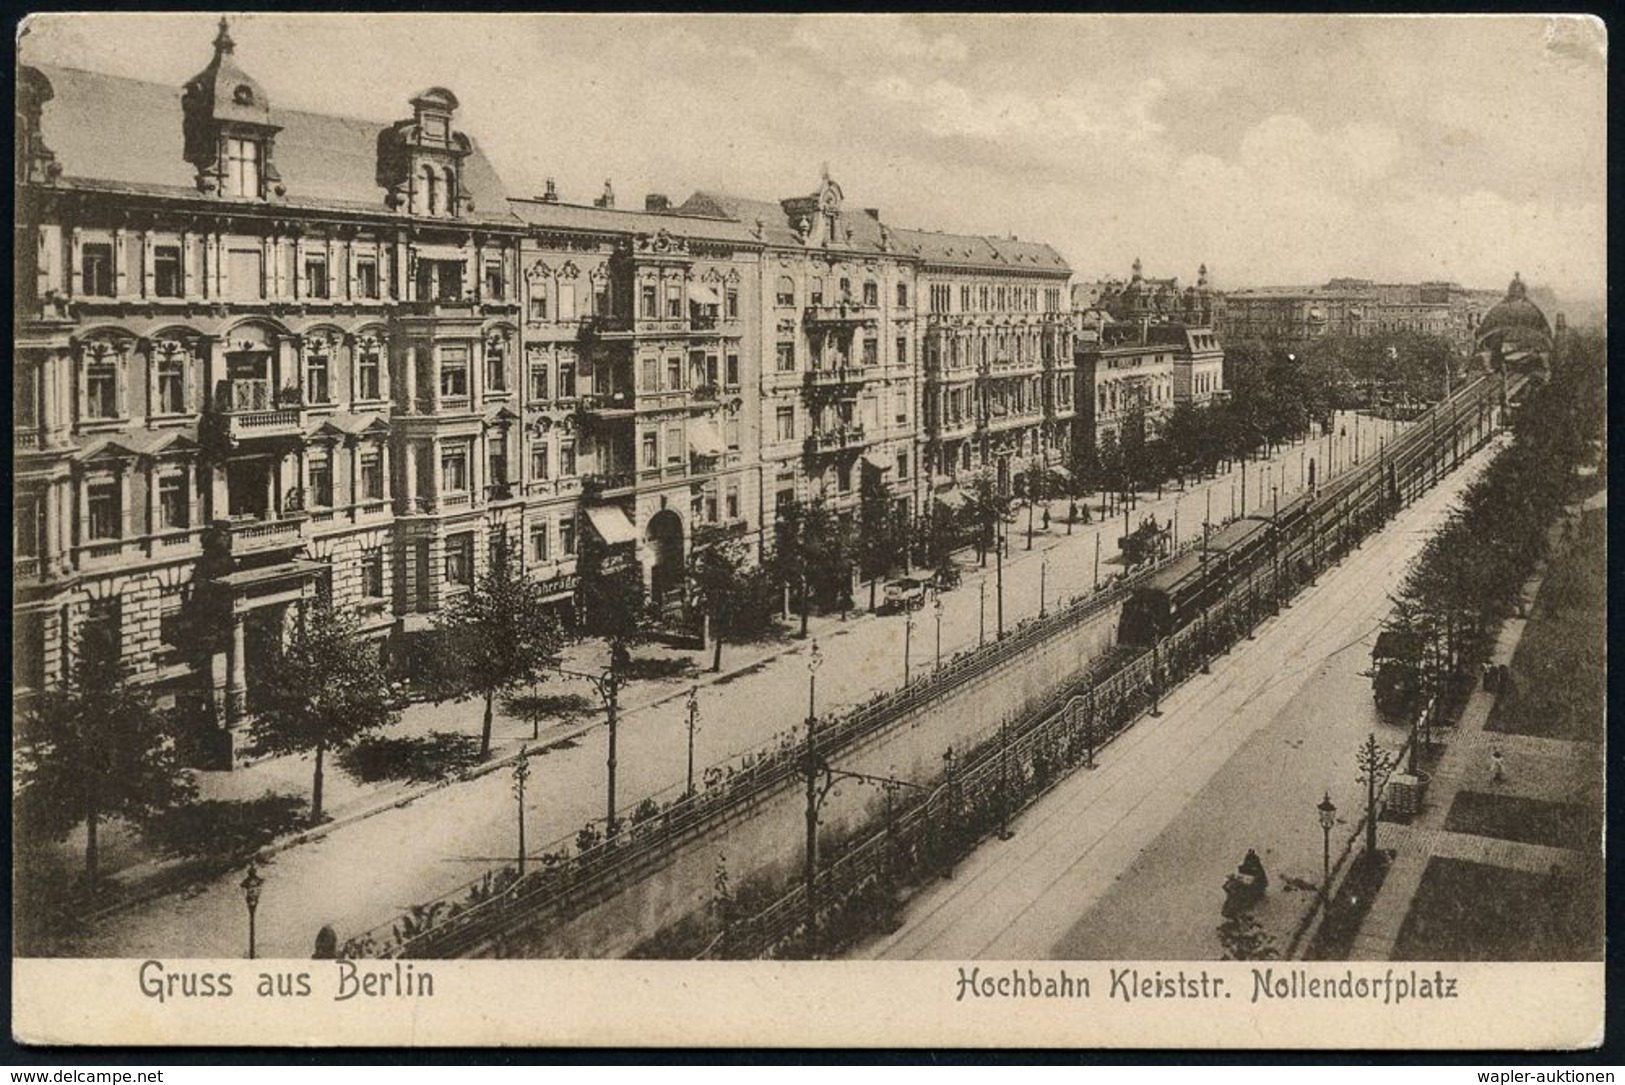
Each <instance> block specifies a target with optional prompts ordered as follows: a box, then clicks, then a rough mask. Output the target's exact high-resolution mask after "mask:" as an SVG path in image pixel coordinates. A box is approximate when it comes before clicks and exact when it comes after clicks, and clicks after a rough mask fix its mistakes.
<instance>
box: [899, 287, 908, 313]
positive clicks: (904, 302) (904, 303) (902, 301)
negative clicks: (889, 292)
mask: <svg viewBox="0 0 1625 1085" xmlns="http://www.w3.org/2000/svg"><path fill="white" fill-rule="evenodd" d="M897 307H898V308H899V309H906V308H908V284H907V283H898V284H897Z"/></svg>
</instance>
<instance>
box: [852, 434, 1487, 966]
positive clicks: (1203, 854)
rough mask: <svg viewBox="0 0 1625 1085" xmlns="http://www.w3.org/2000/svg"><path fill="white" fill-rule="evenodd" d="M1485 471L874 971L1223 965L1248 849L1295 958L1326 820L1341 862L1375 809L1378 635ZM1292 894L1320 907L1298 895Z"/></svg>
mask: <svg viewBox="0 0 1625 1085" xmlns="http://www.w3.org/2000/svg"><path fill="white" fill-rule="evenodd" d="M1487 458H1488V457H1487V454H1486V453H1480V454H1479V455H1478V456H1477V457H1475V458H1474V459H1473V460H1471V461H1469V462H1468V464H1466V465H1464V468H1463V469H1462V470H1461V471H1458V472H1456V473H1455V474H1454V475H1452V476H1451V477H1450V478H1448V479H1447V480H1445V482H1444V483H1443V484H1442V485H1441V486H1440V487H1439V488H1438V489H1436V490H1434V491H1432V492H1430V493H1428V494H1427V495H1425V496H1424V497H1423V498H1422V500H1421V501H1420V502H1418V503H1417V504H1415V505H1413V506H1411V507H1410V508H1408V509H1406V510H1404V511H1403V512H1402V513H1401V514H1400V515H1399V516H1398V517H1397V518H1396V519H1395V521H1394V522H1393V523H1391V524H1390V525H1389V526H1388V528H1387V530H1386V531H1385V532H1384V533H1383V534H1382V535H1381V536H1380V537H1378V538H1375V539H1373V540H1370V541H1368V542H1367V543H1366V544H1365V546H1364V547H1363V548H1362V549H1360V550H1357V551H1355V552H1354V553H1353V554H1352V555H1351V556H1350V557H1348V558H1347V559H1345V561H1344V562H1343V564H1342V565H1341V566H1339V567H1337V568H1335V569H1332V570H1329V571H1327V572H1326V573H1324V574H1322V576H1321V578H1320V583H1319V586H1318V587H1317V588H1314V589H1311V590H1310V591H1309V592H1308V593H1306V594H1305V595H1303V596H1300V597H1299V599H1298V601H1297V602H1296V603H1294V604H1293V605H1292V606H1291V607H1289V608H1286V609H1284V610H1283V611H1282V613H1281V615H1280V616H1279V617H1278V618H1275V619H1272V620H1269V621H1267V622H1266V623H1264V624H1263V625H1262V626H1261V627H1260V628H1259V630H1258V638H1257V640H1256V641H1253V642H1246V641H1243V642H1242V643H1241V644H1240V645H1238V646H1237V647H1236V648H1234V649H1233V650H1232V651H1231V653H1230V654H1229V655H1228V656H1221V657H1220V658H1219V660H1218V661H1217V662H1216V665H1215V666H1214V668H1213V673H1212V674H1211V675H1206V676H1204V675H1197V676H1195V677H1193V678H1192V679H1191V680H1189V681H1188V682H1187V683H1186V684H1185V685H1183V686H1182V687H1180V688H1179V689H1178V690H1177V691H1176V692H1175V693H1173V694H1172V695H1171V696H1169V697H1167V698H1166V699H1165V700H1164V702H1163V715H1162V716H1161V717H1160V718H1155V719H1153V718H1142V719H1141V720H1140V721H1138V722H1137V723H1136V724H1135V726H1134V727H1133V728H1131V729H1130V730H1129V731H1128V732H1127V733H1126V734H1125V735H1124V736H1122V737H1121V738H1119V739H1118V741H1117V742H1116V743H1115V744H1113V745H1112V746H1111V747H1110V748H1109V749H1108V750H1107V751H1106V752H1105V753H1104V754H1103V755H1102V756H1101V758H1100V767H1099V768H1098V770H1096V771H1093V772H1090V771H1082V772H1078V773H1076V774H1074V775H1073V776H1072V777H1070V778H1069V779H1067V780H1066V781H1064V782H1063V783H1062V784H1061V785H1060V786H1059V787H1057V788H1056V789H1055V791H1053V792H1052V793H1051V794H1050V795H1049V796H1047V797H1046V798H1045V799H1043V800H1042V801H1040V802H1039V803H1038V804H1037V805H1036V806H1035V807H1034V808H1032V809H1031V810H1029V811H1027V812H1026V813H1025V814H1024V815H1022V817H1021V818H1020V819H1018V820H1017V821H1016V822H1015V823H1014V825H1013V827H1014V829H1015V835H1014V837H1012V838H1011V839H1010V840H1009V841H1005V842H998V841H991V842H988V843H987V844H985V845H984V846H983V847H982V848H980V849H979V850H978V851H977V852H975V853H974V854H973V855H972V856H971V857H970V858H969V859H968V860H967V861H966V862H964V863H963V864H961V865H960V866H959V868H958V869H957V870H956V872H955V875H954V877H953V879H952V880H949V881H943V882H939V883H937V884H935V885H933V886H931V887H930V888H929V889H927V890H926V891H925V892H923V893H922V894H920V895H919V896H918V897H917V898H915V900H914V901H913V902H912V903H911V905H910V907H909V908H908V910H907V913H906V917H907V918H906V921H905V924H904V926H903V927H902V928H901V929H900V930H898V931H896V932H895V933H893V934H891V935H889V936H887V937H885V938H883V939H879V940H877V941H875V942H873V943H871V944H869V945H868V946H866V947H864V948H863V949H862V950H861V951H860V953H859V954H858V955H860V956H866V957H880V958H904V959H907V958H916V959H971V958H981V959H1016V960H1020V959H1046V958H1053V959H1113V958H1116V959H1135V958H1151V959H1213V958H1217V957H1218V956H1220V954H1221V952H1222V948H1221V946H1220V944H1219V941H1218V939H1217V936H1216V935H1215V931H1214V929H1215V927H1216V926H1217V925H1218V924H1219V923H1220V922H1221V921H1222V918H1221V916H1220V913H1219V906H1220V904H1221V902H1222V900H1223V894H1222V891H1221V885H1222V883H1223V881H1224V878H1225V876H1226V874H1227V873H1229V872H1230V871H1231V870H1233V869H1234V868H1235V866H1236V865H1237V864H1238V863H1239V862H1240V861H1241V859H1242V856H1243V855H1244V854H1245V852H1246V850H1247V849H1248V848H1249V847H1252V848H1256V849H1257V850H1258V852H1259V855H1260V856H1261V857H1262V859H1263V862H1264V866H1265V868H1266V870H1267V871H1268V872H1269V875H1270V879H1271V888H1270V894H1269V900H1268V902H1267V904H1266V906H1265V907H1264V908H1262V909H1261V910H1260V911H1259V913H1258V919H1259V921H1260V923H1261V925H1262V926H1264V927H1265V929H1267V930H1268V931H1269V932H1270V933H1271V934H1272V935H1274V937H1275V938H1276V940H1277V942H1278V944H1279V945H1281V946H1282V947H1283V948H1284V947H1285V944H1286V941H1287V939H1288V938H1289V937H1290V934H1291V931H1292V929H1293V927H1294V926H1295V925H1296V922H1297V920H1298V918H1299V917H1300V916H1301V914H1302V910H1303V909H1304V908H1305V907H1307V906H1308V905H1309V904H1310V903H1311V902H1312V900H1313V893H1312V887H1313V885H1315V884H1316V883H1318V882H1319V880H1320V877H1321V850H1322V837H1321V831H1320V828H1319V825H1318V824H1317V822H1316V812H1315V806H1316V804H1317V803H1318V802H1319V801H1320V799H1321V797H1322V795H1323V794H1324V793H1326V792H1328V791H1329V792H1330V794H1331V797H1332V800H1333V801H1334V802H1335V803H1336V804H1337V806H1338V809H1339V811H1340V813H1339V822H1340V824H1339V826H1338V827H1337V828H1336V829H1334V831H1333V849H1334V855H1335V853H1336V851H1337V849H1339V848H1340V846H1341V843H1342V841H1344V840H1346V839H1347V838H1348V836H1349V834H1350V833H1351V831H1352V825H1353V822H1354V821H1355V820H1356V819H1357V817H1358V808H1359V806H1360V803H1361V802H1362V801H1363V799H1362V793H1363V789H1362V787H1361V786H1360V785H1359V784H1357V783H1356V780H1355V777H1356V770H1355V768H1354V764H1353V761H1354V752H1355V747H1356V744H1357V743H1358V742H1359V740H1360V739H1361V738H1362V737H1364V735H1365V734H1366V733H1367V732H1368V731H1372V730H1375V731H1377V732H1378V733H1379V735H1378V737H1379V740H1381V741H1383V742H1384V743H1385V744H1386V745H1388V746H1390V747H1397V745H1398V744H1399V742H1400V741H1401V740H1402V737H1403V736H1401V735H1400V734H1399V733H1398V732H1397V731H1395V730H1393V729H1391V728H1390V729H1386V730H1385V729H1384V728H1383V727H1382V725H1381V724H1379V723H1378V722H1377V720H1376V717H1375V713H1374V711H1373V709H1372V707H1371V692H1370V683H1369V679H1367V678H1366V677H1364V676H1363V675H1362V674H1361V673H1360V672H1362V671H1364V670H1366V669H1367V668H1368V667H1369V665H1370V648H1371V644H1372V641H1373V639H1374V635H1375V630H1376V628H1377V626H1378V624H1379V622H1380V621H1381V619H1382V617H1383V616H1384V615H1385V614H1386V612H1387V610H1388V608H1389V605H1390V603H1389V598H1388V595H1389V592H1390V591H1391V590H1392V587H1393V585H1394V584H1395V583H1396V581H1397V580H1398V578H1399V577H1400V576H1401V574H1402V572H1403V570H1404V568H1405V566H1406V565H1407V563H1408V562H1409V561H1410V560H1411V558H1412V557H1413V556H1414V555H1415V553H1416V552H1417V551H1418V550H1419V548H1420V546H1421V545H1422V542H1423V541H1424V539H1425V538H1426V537H1427V535H1428V534H1429V533H1430V531H1431V530H1432V529H1433V528H1434V527H1435V526H1436V525H1437V524H1438V523H1439V522H1440V520H1441V518H1442V516H1443V514H1444V512H1445V511H1446V510H1447V509H1448V507H1449V506H1450V504H1451V502H1452V501H1453V499H1454V498H1455V496H1456V495H1457V494H1459V493H1460V491H1461V489H1462V488H1463V486H1464V485H1465V484H1466V482H1467V481H1468V480H1469V479H1470V478H1471V477H1472V476H1473V475H1474V474H1475V473H1476V471H1477V470H1479V469H1481V468H1482V466H1483V464H1484V463H1485V462H1486V460H1487ZM1289 882H1295V883H1301V884H1302V885H1303V886H1305V887H1306V888H1305V889H1298V890H1295V891H1290V890H1288V888H1287V886H1288V883H1289Z"/></svg>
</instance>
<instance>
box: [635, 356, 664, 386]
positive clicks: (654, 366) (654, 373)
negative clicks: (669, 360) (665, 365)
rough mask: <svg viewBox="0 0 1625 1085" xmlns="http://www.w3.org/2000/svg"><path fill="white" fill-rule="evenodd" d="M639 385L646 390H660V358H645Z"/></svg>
mask: <svg viewBox="0 0 1625 1085" xmlns="http://www.w3.org/2000/svg"><path fill="white" fill-rule="evenodd" d="M638 387H639V388H641V389H643V390H644V391H645V392H658V391H660V359H658V358H645V359H643V368H642V370H641V373H640V376H639V380H638Z"/></svg>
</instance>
